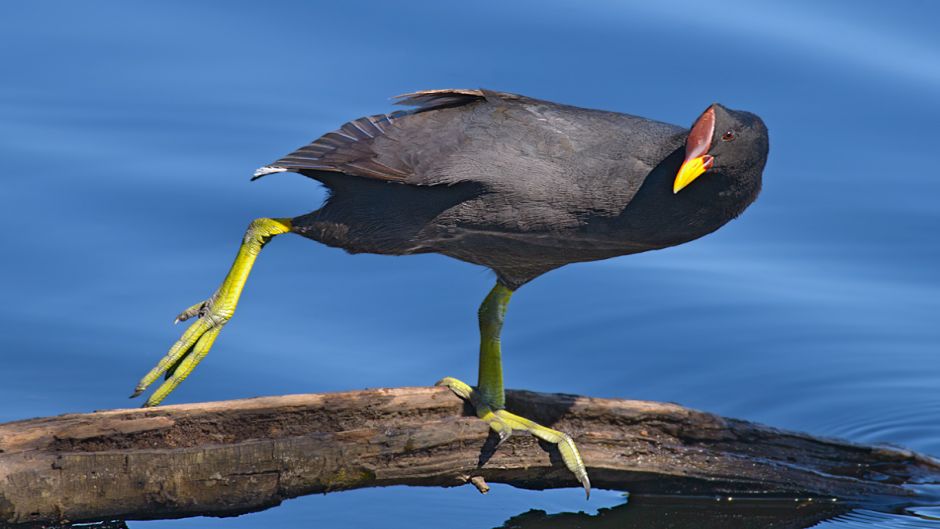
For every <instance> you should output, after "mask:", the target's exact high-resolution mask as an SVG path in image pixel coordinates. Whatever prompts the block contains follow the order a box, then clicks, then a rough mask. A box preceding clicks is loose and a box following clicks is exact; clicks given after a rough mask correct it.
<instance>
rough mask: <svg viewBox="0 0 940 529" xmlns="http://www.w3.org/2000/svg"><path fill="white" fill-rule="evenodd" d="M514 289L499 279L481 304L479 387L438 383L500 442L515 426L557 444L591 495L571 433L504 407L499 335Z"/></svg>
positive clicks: (455, 382) (448, 381)
mask: <svg viewBox="0 0 940 529" xmlns="http://www.w3.org/2000/svg"><path fill="white" fill-rule="evenodd" d="M512 293H513V291H512V290H510V289H509V288H508V287H506V286H505V285H503V284H502V283H498V282H497V283H496V286H494V287H493V290H491V291H490V293H489V295H487V296H486V299H484V300H483V303H482V304H481V305H480V310H479V312H478V315H479V320H480V373H479V379H478V383H477V387H476V388H473V387H471V386H469V385H468V384H466V383H465V382H461V381H460V380H457V379H455V378H451V377H446V378H444V379H442V380H441V381H440V382H438V383H437V385H438V386H447V387H449V388H450V389H451V391H453V392H454V393H456V394H457V396H459V397H461V398H463V399H466V400H468V401H470V403H471V404H472V405H473V407H474V409H475V410H476V413H477V416H478V417H479V418H481V419H483V420H484V421H486V423H487V424H489V426H490V428H491V429H492V430H493V431H495V432H496V433H497V434H498V435H499V437H500V442H503V441H505V440H506V439H508V438H509V436H510V435H512V431H513V430H517V431H526V432H529V433H530V434H532V435H534V436H536V437H538V438H539V439H542V440H543V441H546V442H549V443H553V444H556V445H558V451H559V453H560V454H561V458H562V460H563V461H564V462H565V466H567V467H568V469H569V470H571V472H573V473H574V475H575V477H576V478H577V479H578V481H579V482H581V485H583V486H584V490H585V493H586V494H587V495H588V497H590V495H591V482H590V480H589V479H588V475H587V470H586V469H585V468H584V462H582V461H581V454H580V453H578V448H577V447H576V446H575V444H574V441H572V440H571V437H569V436H568V435H567V434H565V433H562V432H559V431H557V430H553V429H551V428H548V427H545V426H542V425H540V424H537V423H535V422H533V421H530V420H529V419H526V418H525V417H520V416H519V415H516V414H513V413H509V412H508V411H506V410H505V409H503V408H504V407H505V405H506V394H505V391H504V389H503V361H502V350H501V347H500V341H499V335H500V332H501V331H502V329H503V319H504V317H505V316H506V308H507V307H508V305H509V299H510V298H511V297H512Z"/></svg>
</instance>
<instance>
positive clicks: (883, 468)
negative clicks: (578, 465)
mask: <svg viewBox="0 0 940 529" xmlns="http://www.w3.org/2000/svg"><path fill="white" fill-rule="evenodd" d="M507 397H508V403H507V408H509V409H511V410H513V411H515V412H518V413H521V414H523V415H525V416H527V417H530V418H532V419H535V420H537V421H539V422H541V423H542V424H546V425H551V426H554V427H556V428H558V429H561V430H564V431H566V432H568V433H570V434H571V435H572V437H574V439H575V441H576V442H577V443H578V446H579V447H580V449H581V453H582V455H583V456H584V460H585V462H586V464H587V466H588V472H589V473H590V476H591V480H592V482H593V484H594V486H595V487H597V488H610V489H620V490H629V491H631V493H634V494H643V493H655V494H696V495H702V494H708V495H715V494H720V495H743V494H763V495H774V496H801V497H804V496H807V495H809V496H816V497H827V498H828V497H831V498H840V499H844V500H852V501H871V500H874V499H876V498H893V499H895V500H902V501H910V500H913V499H914V498H915V497H916V495H915V492H913V491H912V490H911V489H909V488H908V487H906V486H905V484H909V483H936V482H940V464H938V462H937V461H935V460H933V459H932V458H929V457H926V456H922V455H919V454H916V453H913V452H910V451H907V450H903V449H899V448H888V447H873V446H863V445H857V444H851V443H846V442H842V441H836V440H830V439H819V438H814V437H811V436H808V435H805V434H799V433H793V432H786V431H781V430H777V429H773V428H769V427H766V426H761V425H757V424H754V423H750V422H746V421H740V420H735V419H726V418H722V417H718V416H716V415H712V414H708V413H703V412H699V411H695V410H690V409H688V408H683V407H681V406H678V405H675V404H664V403H656V402H643V401H623V400H605V399H594V398H587V397H577V396H572V395H558V394H542V393H532V392H527V391H510V392H508V395H507ZM494 441H495V436H490V435H489V432H488V429H487V427H486V426H485V425H484V424H483V423H482V422H481V421H479V420H478V419H476V418H475V417H474V416H473V413H472V410H470V409H469V408H468V407H467V406H466V405H465V404H464V403H463V402H462V401H461V400H459V399H458V398H457V397H456V396H454V395H453V394H451V393H450V391H448V390H446V389H443V388H397V389H376V390H366V391H356V392H348V393H334V394H323V395H292V396H283V397H267V398H257V399H247V400H236V401H225V402H210V403H201V404H187V405H179V406H164V407H159V408H150V409H129V410H113V411H102V412H96V413H88V414H72V415H62V416H58V417H51V418H41V419H31V420H26V421H18V422H12V423H7V424H2V425H0V521H3V522H6V523H27V522H32V523H36V522H40V523H50V522H63V521H72V522H76V521H91V520H105V519H108V520H110V519H154V518H176V517H184V516H194V515H209V516H225V515H235V514H240V513H244V512H249V511H256V510H261V509H265V508H268V507H272V506H274V505H277V504H279V503H280V502H281V501H282V500H284V499H286V498H291V497H295V496H300V495H304V494H313V493H323V492H333V491H338V490H345V489H353V488H359V487H374V486H383V485H399V484H405V485H423V486H455V485H462V484H466V483H469V482H470V480H471V478H474V477H476V476H481V477H483V478H484V479H485V480H486V481H488V482H491V483H492V482H498V483H509V484H512V485H515V486H518V487H525V488H532V489H544V488H553V487H574V486H577V482H576V481H575V480H574V477H573V476H572V475H571V474H570V473H569V472H568V471H567V470H566V469H565V468H564V466H563V465H562V463H561V461H560V457H559V456H558V453H557V451H556V450H555V449H554V447H552V446H549V445H544V444H540V443H539V442H538V441H537V440H536V439H534V438H532V437H531V436H528V435H514V436H513V437H512V438H510V439H509V440H508V441H507V442H506V443H504V444H503V445H502V446H500V447H499V449H498V450H496V452H495V453H493V454H492V457H491V458H490V459H489V460H488V461H486V462H485V464H484V465H483V466H482V467H481V466H480V461H481V459H485V457H483V456H484V455H486V454H489V453H490V452H491V448H492V446H493V445H494ZM477 481H479V480H477Z"/></svg>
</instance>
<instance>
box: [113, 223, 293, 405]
mask: <svg viewBox="0 0 940 529" xmlns="http://www.w3.org/2000/svg"><path fill="white" fill-rule="evenodd" d="M290 229H291V222H290V220H289V219H255V220H253V221H252V222H251V224H250V225H249V226H248V231H246V232H245V237H244V239H243V240H242V244H241V247H240V248H239V249H238V255H237V256H236V257H235V262H234V263H233V264H232V268H231V269H230V270H229V272H228V275H227V276H225V280H224V281H223V282H222V286H220V287H219V289H218V290H216V291H215V294H213V295H212V296H211V297H210V298H209V299H207V300H206V301H202V302H200V303H196V304H195V305H193V306H191V307H189V308H188V309H186V310H184V311H183V312H182V313H180V315H179V316H177V317H176V321H178V322H179V321H185V320H188V319H189V318H192V317H193V316H195V317H196V318H197V319H196V322H195V323H193V324H192V325H190V327H189V328H188V329H186V332H184V333H183V336H182V337H180V339H179V340H177V341H176V343H174V344H173V347H171V348H170V351H169V352H168V353H167V354H166V356H164V357H163V358H162V359H161V360H160V362H159V363H157V365H156V366H155V367H154V368H153V369H151V370H150V372H149V373H147V375H146V376H144V378H143V379H141V381H140V383H139V384H137V388H136V389H135V390H134V394H133V395H131V398H134V397H136V396H138V395H140V394H141V393H143V392H144V390H146V389H147V387H148V386H149V385H150V384H153V382H154V381H156V380H157V379H158V378H160V375H163V374H164V373H166V380H165V381H164V382H163V384H161V385H160V387H159V388H157V390H156V391H155V392H153V394H152V395H151V396H150V398H149V399H147V402H146V403H144V406H156V405H157V404H159V403H160V401H162V400H163V399H164V398H166V396H167V395H169V394H170V392H171V391H173V390H174V389H175V388H176V386H178V385H179V383H180V382H182V381H183V380H184V379H185V378H186V377H187V376H189V374H190V373H191V372H192V370H193V369H194V368H195V367H196V364H198V363H199V362H200V361H201V360H202V359H203V358H204V357H205V356H206V353H208V352H209V349H210V348H211V347H212V344H213V342H215V339H216V337H217V336H218V335H219V331H221V330H222V327H223V326H224V325H225V324H226V323H228V320H229V319H231V317H232V315H233V314H234V313H235V307H237V306H238V298H239V297H241V294H242V289H244V288H245V282H246V281H247V280H248V274H249V273H251V267H252V266H253V265H254V264H255V259H256V258H257V257H258V253H260V252H261V248H263V247H264V245H265V244H267V243H268V241H270V240H271V238H272V237H274V236H276V235H280V234H281V233H287V232H289V231H290Z"/></svg>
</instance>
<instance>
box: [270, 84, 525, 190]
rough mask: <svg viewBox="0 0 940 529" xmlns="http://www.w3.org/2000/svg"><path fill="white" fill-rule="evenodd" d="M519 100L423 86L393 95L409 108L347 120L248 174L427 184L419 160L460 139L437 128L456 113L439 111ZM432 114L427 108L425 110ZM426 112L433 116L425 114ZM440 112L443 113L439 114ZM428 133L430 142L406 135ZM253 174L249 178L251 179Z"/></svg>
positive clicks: (454, 132) (457, 129) (456, 131)
mask: <svg viewBox="0 0 940 529" xmlns="http://www.w3.org/2000/svg"><path fill="white" fill-rule="evenodd" d="M488 96H489V97H494V96H495V97H501V98H506V99H511V98H520V97H521V96H516V95H514V94H503V93H497V92H489V91H484V90H462V89H445V90H424V91H421V92H413V93H409V94H403V95H400V96H396V97H395V99H396V102H395V103H396V104H398V105H406V106H412V107H415V108H413V109H411V110H398V111H394V112H390V113H388V114H377V115H374V116H366V117H362V118H359V119H356V120H353V121H350V122H348V123H346V124H344V125H343V126H342V127H340V128H339V129H338V130H335V131H333V132H329V133H327V134H324V135H323V136H321V137H320V138H319V139H317V140H316V141H314V142H313V143H311V144H309V145H306V146H304V147H301V148H300V149H297V150H296V151H294V152H292V153H290V154H288V155H287V156H284V157H283V158H281V159H279V160H277V161H276V162H274V163H272V164H270V165H266V166H264V167H262V168H260V169H258V170H257V171H255V175H254V178H260V177H262V176H264V175H266V174H270V173H278V172H283V171H294V172H304V171H327V172H336V173H343V174H347V175H353V176H361V177H365V178H374V179H378V180H386V181H391V182H403V183H410V184H418V185H421V184H424V185H428V184H433V183H435V182H432V181H429V180H427V179H424V178H422V176H423V175H422V174H421V170H420V169H421V168H420V166H421V165H422V163H421V162H422V160H421V158H422V157H423V158H424V159H425V160H427V159H429V158H431V156H432V155H434V154H436V152H438V151H441V150H447V149H448V147H452V146H454V144H455V143H458V142H459V141H460V139H461V138H460V136H461V135H462V131H461V130H460V127H459V126H456V127H454V126H441V125H442V123H446V122H447V121H452V120H453V119H454V118H455V117H457V116H458V115H459V112H455V111H451V112H440V111H443V110H445V109H455V108H458V107H464V106H467V105H471V104H473V103H476V102H479V101H484V100H486V98H487V97H488ZM432 110H433V111H437V112H433V113H432V112H430V111H432ZM430 114H434V115H433V116H431V115H430ZM442 114H443V115H442ZM421 132H429V133H431V134H432V135H433V136H434V140H435V141H434V142H433V144H430V143H429V142H424V143H423V144H422V145H416V144H414V143H413V142H409V141H408V139H409V138H410V137H412V136H414V135H415V134H416V133H418V134H420V133H421ZM254 178H253V179H254Z"/></svg>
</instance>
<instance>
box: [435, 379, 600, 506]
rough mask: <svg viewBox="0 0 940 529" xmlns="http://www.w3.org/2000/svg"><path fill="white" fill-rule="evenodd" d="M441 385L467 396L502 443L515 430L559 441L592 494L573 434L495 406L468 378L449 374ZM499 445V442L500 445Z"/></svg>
mask: <svg viewBox="0 0 940 529" xmlns="http://www.w3.org/2000/svg"><path fill="white" fill-rule="evenodd" d="M436 385H437V386H446V387H448V388H450V390H451V391H453V392H454V394H456V395H457V396H458V397H460V398H462V399H464V400H467V401H469V402H470V404H471V405H473V407H474V410H475V411H476V414H477V417H479V418H480V419H482V420H483V421H485V422H486V423H487V424H488V425H489V427H490V429H491V430H493V431H494V432H496V434H497V435H499V444H502V443H503V442H504V441H505V440H506V439H509V437H510V436H511V435H512V432H513V431H525V432H529V433H530V434H532V435H534V436H535V437H537V438H539V439H541V440H543V441H545V442H548V443H552V444H554V445H556V446H557V447H558V452H559V454H561V459H562V461H563V462H564V463H565V466H566V467H568V470H570V471H571V472H572V473H573V474H574V476H575V478H577V480H578V482H580V483H581V486H582V487H584V493H585V495H586V496H587V498H590V497H591V480H590V479H589V478H588V473H587V468H585V466H584V461H583V460H582V459H581V453H580V452H579V451H578V447H577V445H575V443H574V440H572V439H571V436H569V435H568V434H566V433H564V432H560V431H558V430H553V429H552V428H549V427H547V426H542V425H541V424H538V423H537V422H535V421H532V420H530V419H526V418H525V417H522V416H520V415H516V414H515V413H510V412H508V411H506V410H494V409H493V407H492V406H490V405H489V404H488V403H487V402H485V401H484V400H483V399H482V397H481V396H480V394H479V392H477V390H476V389H474V388H473V387H472V386H470V385H469V384H467V383H466V382H462V381H460V380H458V379H456V378H452V377H445V378H443V379H441V380H440V381H439V382H438V383H437V384H436ZM497 447H498V445H497Z"/></svg>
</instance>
